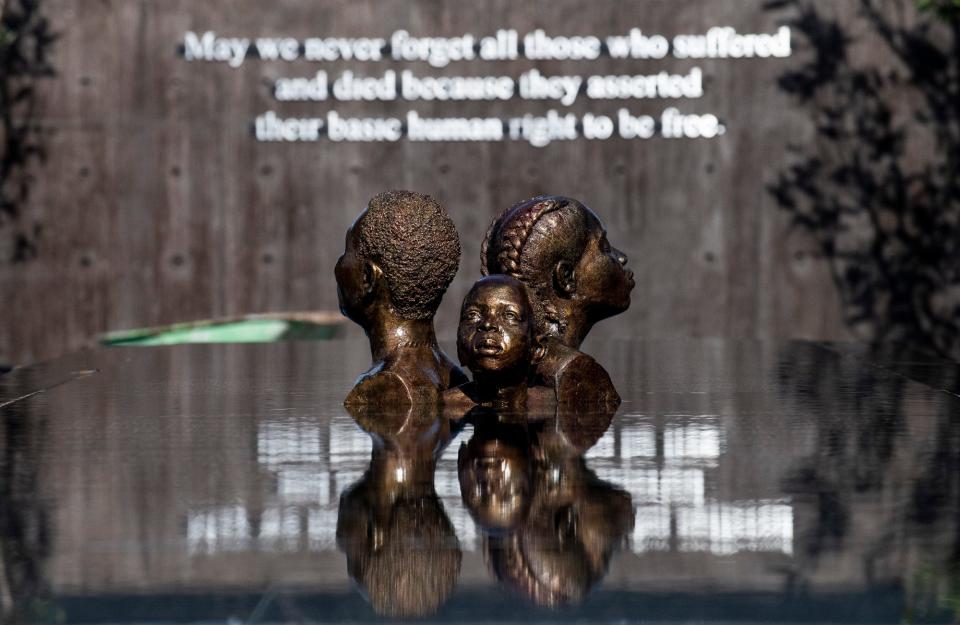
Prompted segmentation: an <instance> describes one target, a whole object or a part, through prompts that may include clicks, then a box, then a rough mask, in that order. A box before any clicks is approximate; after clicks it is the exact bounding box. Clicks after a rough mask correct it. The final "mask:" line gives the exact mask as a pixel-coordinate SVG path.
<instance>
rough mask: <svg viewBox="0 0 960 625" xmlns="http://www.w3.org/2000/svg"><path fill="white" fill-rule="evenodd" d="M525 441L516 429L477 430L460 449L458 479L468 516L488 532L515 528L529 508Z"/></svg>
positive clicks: (527, 453) (529, 481)
mask: <svg viewBox="0 0 960 625" xmlns="http://www.w3.org/2000/svg"><path fill="white" fill-rule="evenodd" d="M528 444H529V443H528V442H527V441H526V439H525V437H523V436H522V435H521V434H520V432H518V431H516V428H511V427H506V426H505V427H502V428H495V429H493V430H492V431H486V430H484V431H479V430H478V431H477V432H476V433H475V434H474V436H473V437H472V438H471V439H470V441H469V442H468V443H464V444H462V445H461V446H460V453H459V456H458V458H457V477H458V478H459V480H460V494H461V496H462V498H463V503H464V505H465V506H466V508H467V510H468V511H469V512H470V515H471V516H472V517H473V519H474V520H475V521H476V522H477V524H478V525H479V526H480V527H482V528H483V529H484V530H485V531H487V532H500V531H507V530H511V529H513V528H515V527H517V526H518V525H519V524H520V523H521V522H522V521H523V518H524V517H525V516H526V514H527V510H528V509H529V507H530V495H531V490H532V483H531V480H532V475H531V459H530V454H529V449H528Z"/></svg>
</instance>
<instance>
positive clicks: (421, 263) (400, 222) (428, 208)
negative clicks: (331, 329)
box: [335, 191, 467, 404]
mask: <svg viewBox="0 0 960 625" xmlns="http://www.w3.org/2000/svg"><path fill="white" fill-rule="evenodd" d="M459 264H460V238H459V236H458V235H457V231H456V228H455V227H454V225H453V221H451V220H450V217H449V216H448V215H447V213H446V211H445V210H444V209H443V207H442V206H440V205H439V204H438V203H437V202H436V201H435V200H434V199H433V198H431V197H429V196H426V195H422V194H419V193H413V192H410V191H389V192H386V193H381V194H379V195H377V196H376V197H374V198H373V199H372V200H370V203H369V205H368V206H367V208H366V209H365V210H364V211H363V212H362V213H361V214H360V216H359V217H358V218H357V220H356V222H354V224H353V225H352V226H351V227H350V229H349V230H347V236H346V247H345V250H344V252H343V255H342V256H340V259H339V260H338V261H337V265H336V270H335V274H336V278H337V296H338V299H339V301H340V311H341V312H342V313H343V314H344V315H346V316H347V317H349V318H350V319H351V320H353V321H354V322H356V323H357V324H359V325H360V326H361V327H362V328H363V329H364V331H365V332H366V333H367V336H368V337H369V339H370V351H371V354H372V356H373V366H372V367H371V368H370V370H369V371H367V372H366V373H365V374H364V375H362V376H361V377H360V380H358V382H357V385H356V387H354V389H353V390H352V391H351V392H350V394H349V395H348V397H347V403H355V404H361V403H370V402H377V401H386V402H388V403H395V402H397V401H401V402H404V403H414V402H422V401H434V402H435V401H436V399H437V395H438V392H439V391H443V390H445V389H447V388H450V387H451V386H457V385H458V384H462V383H464V382H466V381H467V380H466V376H464V374H463V372H462V371H461V370H460V369H459V368H458V367H457V366H456V365H454V363H453V362H452V361H451V360H450V358H449V357H447V355H446V354H444V353H443V351H441V349H440V347H439V346H438V345H437V336H436V333H435V332H434V328H433V317H434V315H435V314H436V312H437V307H438V306H439V305H440V300H441V299H442V298H443V294H444V293H445V292H446V290H447V287H448V286H449V285H450V282H451V280H453V277H454V275H456V273H457V268H458V266H459Z"/></svg>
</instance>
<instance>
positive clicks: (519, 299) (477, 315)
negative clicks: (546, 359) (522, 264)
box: [457, 275, 536, 376]
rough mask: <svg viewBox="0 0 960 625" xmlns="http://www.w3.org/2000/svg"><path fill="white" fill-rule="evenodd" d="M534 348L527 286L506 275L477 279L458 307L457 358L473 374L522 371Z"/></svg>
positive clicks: (532, 354) (532, 320) (531, 357)
mask: <svg viewBox="0 0 960 625" xmlns="http://www.w3.org/2000/svg"><path fill="white" fill-rule="evenodd" d="M535 351H536V340H535V338H534V319H533V308H532V306H531V304H530V300H529V298H528V297H527V290H526V287H524V286H523V284H522V283H521V282H520V281H519V280H517V279H516V278H512V277H510V276H505V275H493V276H487V277H485V278H482V279H480V280H478V281H477V282H476V284H474V285H473V287H472V288H471V289H470V292H469V293H467V296H466V297H465V298H464V300H463V306H462V308H461V309H460V325H459V327H458V329H457V355H458V356H459V358H460V362H461V363H462V364H464V365H465V366H466V367H467V368H468V369H470V370H471V371H472V372H473V373H474V374H475V375H476V374H478V373H480V372H485V373H494V374H501V375H503V376H507V375H508V374H509V373H511V372H518V373H521V374H525V372H526V371H527V369H528V368H529V366H530V363H531V360H532V359H533V358H534V352H535Z"/></svg>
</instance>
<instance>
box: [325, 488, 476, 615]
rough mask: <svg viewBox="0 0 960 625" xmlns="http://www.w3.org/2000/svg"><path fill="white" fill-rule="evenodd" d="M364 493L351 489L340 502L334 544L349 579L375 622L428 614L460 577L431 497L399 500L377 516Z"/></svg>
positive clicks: (451, 537) (446, 526) (448, 527)
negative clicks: (380, 618)
mask: <svg viewBox="0 0 960 625" xmlns="http://www.w3.org/2000/svg"><path fill="white" fill-rule="evenodd" d="M366 488H367V485H366V484H363V483H361V484H358V485H355V486H354V487H353V488H352V489H351V490H349V491H347V492H346V493H344V495H343V497H342V498H341V500H340V512H339V515H338V518H337V544H338V546H339V547H340V549H341V550H342V551H344V553H345V555H346V557H347V568H348V571H349V574H350V577H351V578H352V579H353V580H354V582H355V583H356V584H357V585H358V586H359V587H360V588H361V590H362V591H363V593H364V595H365V596H366V597H367V599H368V600H369V601H370V603H371V605H372V606H373V609H374V610H375V611H376V613H377V614H379V615H381V616H387V617H390V618H420V617H424V616H429V615H430V614H433V613H434V612H436V611H437V610H438V609H439V608H440V606H441V605H443V604H444V603H445V602H446V600H447V599H448V598H449V597H450V595H451V593H452V592H453V589H454V587H455V586H456V584H457V578H458V576H459V574H460V559H461V553H460V548H459V543H458V542H457V536H456V532H455V531H454V528H453V525H452V524H451V523H450V519H449V518H448V517H447V515H446V513H445V512H444V510H443V505H442V504H441V503H440V500H439V499H438V498H437V497H436V495H430V496H422V497H414V498H407V497H401V498H399V499H398V500H397V501H396V502H394V503H393V505H392V506H391V507H390V509H389V510H386V511H379V510H376V509H375V508H376V506H375V505H372V504H371V502H370V500H369V498H368V496H367V493H366V492H365V490H366ZM411 571H415V572H416V574H415V575H411Z"/></svg>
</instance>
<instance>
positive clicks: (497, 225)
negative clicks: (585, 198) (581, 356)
mask: <svg viewBox="0 0 960 625" xmlns="http://www.w3.org/2000/svg"><path fill="white" fill-rule="evenodd" d="M586 215H587V209H586V208H585V207H584V206H583V204H581V203H580V202H578V201H577V200H574V199H572V198H568V197H562V196H549V195H541V196H537V197H534V198H531V199H529V200H525V201H523V202H520V203H518V204H515V205H514V206H512V207H510V208H508V209H507V210H505V211H504V212H503V213H501V214H500V216H499V217H497V218H496V219H494V220H493V223H491V224H490V228H489V229H488V230H487V234H486V236H485V237H484V239H483V245H482V246H481V248H480V269H481V271H482V273H483V275H485V276H487V275H490V274H496V273H502V274H506V275H508V276H512V277H514V278H516V279H517V280H519V281H520V282H522V283H524V284H525V285H526V286H527V288H528V289H530V291H531V301H532V303H533V309H534V317H535V319H536V323H537V332H538V334H541V335H552V336H556V335H559V334H562V333H563V331H564V329H565V327H564V326H565V322H564V319H563V318H562V315H560V314H559V312H558V311H557V309H556V307H555V306H553V305H552V304H551V298H552V296H553V292H552V291H553V277H552V276H553V273H552V272H553V268H554V267H555V266H556V264H557V263H558V262H559V261H561V260H566V261H568V262H570V263H571V264H573V265H576V263H577V261H578V260H579V259H580V257H581V256H582V255H583V252H584V249H585V246H586V242H587V228H585V227H583V226H584V221H585V220H586Z"/></svg>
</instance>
